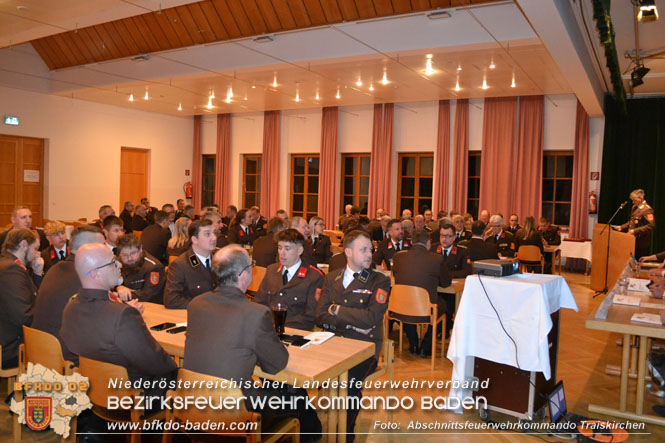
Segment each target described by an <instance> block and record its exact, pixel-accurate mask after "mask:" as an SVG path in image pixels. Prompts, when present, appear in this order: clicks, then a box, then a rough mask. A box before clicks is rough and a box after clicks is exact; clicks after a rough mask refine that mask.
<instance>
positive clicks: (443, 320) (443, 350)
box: [441, 314, 448, 358]
mask: <svg viewBox="0 0 665 443" xmlns="http://www.w3.org/2000/svg"><path fill="white" fill-rule="evenodd" d="M447 315H448V314H444V315H443V317H441V358H445V357H446V317H447Z"/></svg>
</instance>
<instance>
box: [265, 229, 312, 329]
mask: <svg viewBox="0 0 665 443" xmlns="http://www.w3.org/2000/svg"><path fill="white" fill-rule="evenodd" d="M276 238H277V248H278V257H279V263H273V264H271V265H270V266H268V269H266V275H265V277H264V278H263V281H262V282H261V286H260V287H259V290H258V291H257V293H256V297H255V301H256V302H258V303H261V304H263V305H265V306H267V307H272V306H274V305H276V304H277V303H281V304H285V305H286V306H287V308H288V311H287V315H286V326H288V327H291V328H296V329H304V330H307V331H310V330H312V329H313V328H314V313H315V308H316V301H317V295H318V293H319V292H320V289H321V285H322V284H323V273H322V272H321V271H319V269H318V268H316V267H315V266H305V265H303V263H302V260H301V259H300V255H301V254H302V252H303V245H304V244H305V237H303V236H302V234H300V232H298V231H296V230H295V229H287V230H285V231H281V232H279V233H278V234H277V235H276Z"/></svg>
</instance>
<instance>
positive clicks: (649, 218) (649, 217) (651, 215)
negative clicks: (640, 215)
mask: <svg viewBox="0 0 665 443" xmlns="http://www.w3.org/2000/svg"><path fill="white" fill-rule="evenodd" d="M653 218H654V217H653V214H647V220H649V221H650V222H652V221H653Z"/></svg>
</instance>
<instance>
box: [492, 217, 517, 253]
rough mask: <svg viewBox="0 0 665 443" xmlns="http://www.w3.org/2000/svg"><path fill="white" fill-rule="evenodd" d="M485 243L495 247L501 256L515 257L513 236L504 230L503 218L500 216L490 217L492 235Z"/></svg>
mask: <svg viewBox="0 0 665 443" xmlns="http://www.w3.org/2000/svg"><path fill="white" fill-rule="evenodd" d="M485 242H486V243H491V244H493V245H495V246H496V248H497V249H498V251H499V254H500V255H501V256H503V257H513V256H514V255H515V242H514V240H513V234H511V233H510V232H507V231H505V230H504V229H503V217H501V216H500V215H499V214H494V215H493V216H491V217H490V233H489V236H488V237H487V238H486V239H485Z"/></svg>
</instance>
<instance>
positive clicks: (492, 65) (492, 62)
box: [490, 60, 496, 69]
mask: <svg viewBox="0 0 665 443" xmlns="http://www.w3.org/2000/svg"><path fill="white" fill-rule="evenodd" d="M494 68H496V65H495V64H494V60H492V61H491V62H490V69H494Z"/></svg>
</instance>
